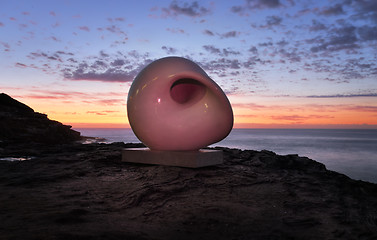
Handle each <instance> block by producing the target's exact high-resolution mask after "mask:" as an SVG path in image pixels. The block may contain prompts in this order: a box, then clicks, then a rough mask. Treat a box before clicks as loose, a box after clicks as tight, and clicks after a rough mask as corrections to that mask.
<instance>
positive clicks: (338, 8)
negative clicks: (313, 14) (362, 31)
mask: <svg viewBox="0 0 377 240" xmlns="http://www.w3.org/2000/svg"><path fill="white" fill-rule="evenodd" d="M344 13H345V12H344V11H343V7H342V5H341V4H339V3H338V4H335V5H334V6H331V7H325V8H323V9H322V10H320V11H318V14H319V15H325V16H336V15H341V14H344Z"/></svg>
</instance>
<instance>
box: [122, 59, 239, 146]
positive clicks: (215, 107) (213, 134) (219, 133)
mask: <svg viewBox="0 0 377 240" xmlns="http://www.w3.org/2000/svg"><path fill="white" fill-rule="evenodd" d="M127 115H128V120H129V123H130V126H131V128H132V130H133V132H134V133H135V135H136V136H137V137H138V138H139V140H140V141H141V142H143V143H144V144H145V145H146V146H147V147H149V148H150V149H151V150H164V151H165V150H166V151H168V150H170V151H186V150H198V149H200V148H203V147H206V146H208V145H210V144H213V143H216V142H218V141H221V140H222V139H224V138H225V137H226V136H227V135H228V134H229V133H230V131H231V130H232V127H233V111H232V107H231V105H230V103H229V100H228V98H227V97H226V95H225V93H224V92H223V91H222V90H221V88H220V87H219V86H218V85H217V84H216V83H215V82H214V81H213V80H212V79H211V78H210V77H208V75H207V74H206V73H205V72H204V70H203V69H202V68H201V67H199V66H198V65H197V64H196V63H194V62H192V61H191V60H188V59H185V58H181V57H166V58H161V59H158V60H156V61H154V62H152V63H150V64H149V65H148V66H146V67H145V68H144V69H143V70H142V71H141V72H140V73H139V74H138V75H137V76H136V77H135V79H134V81H133V82H132V85H131V88H130V90H129V93H128V99H127Z"/></svg>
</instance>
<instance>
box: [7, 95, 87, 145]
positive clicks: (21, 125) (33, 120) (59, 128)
mask: <svg viewBox="0 0 377 240" xmlns="http://www.w3.org/2000/svg"><path fill="white" fill-rule="evenodd" d="M80 139H81V137H80V133H79V132H77V131H74V130H72V129H71V126H67V125H63V124H62V123H60V122H57V121H53V120H50V119H48V117H47V115H46V114H42V113H38V112H35V111H34V110H33V109H32V108H30V107H29V106H27V105H25V104H23V103H21V102H19V101H17V100H15V99H13V98H12V97H10V96H8V95H7V94H5V93H1V94H0V143H2V144H3V145H4V144H13V143H33V142H37V143H45V144H61V143H68V142H72V141H77V140H80Z"/></svg>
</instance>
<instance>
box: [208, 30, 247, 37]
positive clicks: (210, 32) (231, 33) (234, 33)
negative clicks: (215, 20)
mask: <svg viewBox="0 0 377 240" xmlns="http://www.w3.org/2000/svg"><path fill="white" fill-rule="evenodd" d="M203 34H204V35H207V36H210V37H212V36H215V35H217V36H219V37H220V38H233V37H237V36H238V35H240V32H237V31H229V32H225V33H214V32H213V31H210V30H208V29H206V30H204V31H203Z"/></svg>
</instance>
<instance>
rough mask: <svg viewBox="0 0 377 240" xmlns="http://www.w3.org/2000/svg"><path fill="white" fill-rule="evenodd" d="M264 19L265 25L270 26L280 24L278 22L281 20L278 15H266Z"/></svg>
mask: <svg viewBox="0 0 377 240" xmlns="http://www.w3.org/2000/svg"><path fill="white" fill-rule="evenodd" d="M266 21H267V24H266V26H267V27H271V26H276V25H280V23H281V22H282V21H283V19H282V18H281V17H279V16H268V17H267V18H266Z"/></svg>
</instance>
